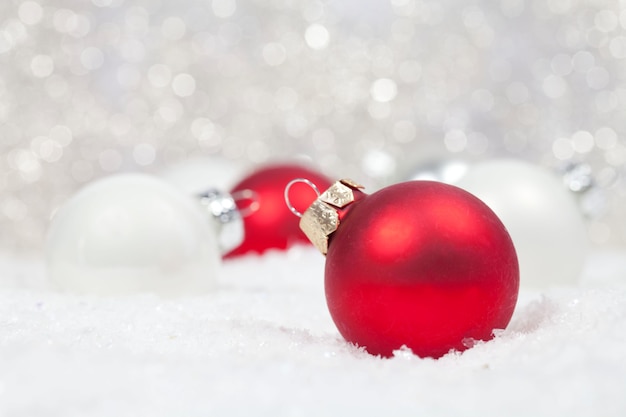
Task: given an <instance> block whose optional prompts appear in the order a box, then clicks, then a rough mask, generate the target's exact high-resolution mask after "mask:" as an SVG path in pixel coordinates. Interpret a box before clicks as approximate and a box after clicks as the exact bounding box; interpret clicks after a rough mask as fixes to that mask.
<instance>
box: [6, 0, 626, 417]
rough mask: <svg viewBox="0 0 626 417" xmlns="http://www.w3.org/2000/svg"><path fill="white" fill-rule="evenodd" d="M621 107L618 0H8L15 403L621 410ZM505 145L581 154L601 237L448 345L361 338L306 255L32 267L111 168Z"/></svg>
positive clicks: (461, 154)
mask: <svg viewBox="0 0 626 417" xmlns="http://www.w3.org/2000/svg"><path fill="white" fill-rule="evenodd" d="M625 115H626V2H624V1H617V0H615V1H600V0H597V1H594V0H588V1H576V0H547V1H546V0H535V1H530V0H528V1H524V0H501V1H488V0H484V1H453V0H443V1H442V0H437V1H434V0H433V1H417V0H390V1H382V0H381V1H374V0H370V1H367V2H366V1H357V0H344V1H338V0H335V1H328V2H320V1H295V0H293V1H289V0H273V1H266V0H256V1H255V0H248V1H242V0H202V1H200V0H183V1H176V2H175V1H164V0H163V1H159V0H92V1H91V2H89V1H87V0H85V1H80V0H55V1H44V0H38V1H32V0H26V1H17V0H9V1H3V2H0V197H1V198H0V248H1V250H0V253H1V255H0V415H3V416H4V415H7V416H26V415H27V416H64V417H65V416H74V415H80V416H85V415H89V416H111V415H120V416H131V415H151V416H161V415H163V416H171V415H186V416H205V415H207V414H210V413H211V412H214V411H218V412H219V414H220V415H226V414H228V415H246V416H248V415H251V414H254V415H272V416H278V415H311V416H313V415H316V416H317V415H322V414H326V415H328V414H329V413H334V414H340V413H341V414H346V415H353V414H355V413H357V412H358V413H359V414H360V415H364V416H366V415H376V416H379V415H381V414H390V413H391V414H393V415H412V416H413V415H418V414H424V415H429V416H438V415H441V416H444V415H445V416H447V415H470V416H471V415H477V416H478V415H480V416H485V415H510V416H515V415H520V416H528V415H533V416H542V415H545V416H555V415H567V416H590V415H603V416H623V415H624V414H626V397H624V395H623V392H624V389H625V388H626V337H625V336H624V335H626V328H625V327H624V326H625V323H626V307H625V306H626V302H625V301H626V287H625V282H626V265H625V264H624V259H626V256H624V251H623V248H622V249H618V250H616V251H609V250H608V249H606V248H608V247H609V246H618V245H624V244H625V242H626V221H625V218H626V215H625V214H624V210H623V207H624V206H625V204H626V185H625V179H624V171H625V169H624V166H625V164H626V139H625V136H624V135H625V133H626V117H624V116H625ZM494 156H514V157H518V158H521V159H524V160H527V161H530V162H533V163H536V164H539V165H543V166H546V167H550V168H557V167H559V166H560V165H561V164H562V163H565V162H584V163H586V164H589V166H590V167H591V169H592V171H593V175H594V177H595V179H596V183H597V187H598V188H599V189H600V190H601V191H602V192H603V193H605V195H606V198H607V202H608V205H607V208H606V209H605V210H600V212H599V213H597V214H598V217H595V218H594V219H591V220H590V228H589V230H590V236H591V238H592V240H593V241H594V242H595V243H596V244H597V245H599V246H603V247H605V249H603V250H601V251H600V250H599V249H597V248H596V250H595V252H594V254H593V256H592V257H591V259H590V262H589V265H588V268H587V270H586V272H585V274H584V277H583V280H582V281H581V283H580V284H578V285H576V286H571V287H560V288H553V289H550V290H546V291H544V292H541V293H540V292H530V291H528V290H525V291H523V292H522V293H521V296H520V302H519V304H518V308H517V310H516V313H515V316H514V318H513V321H512V323H511V325H510V326H509V328H508V329H507V330H505V331H503V332H501V333H499V334H498V336H497V338H496V339H495V340H493V341H491V342H488V343H484V344H479V345H478V346H475V347H474V348H473V349H471V350H469V351H467V352H465V353H463V354H462V355H458V354H450V355H447V356H445V357H444V358H442V359H440V360H438V361H434V360H430V359H419V358H417V357H415V356H412V355H410V354H409V353H408V352H398V355H397V357H395V358H393V359H389V360H383V359H380V358H375V357H372V356H370V355H367V354H365V353H363V352H361V351H359V350H357V349H356V348H354V347H352V346H350V345H348V344H346V343H345V342H344V341H343V340H342V339H341V338H340V336H339V335H338V333H337V331H336V329H335V327H334V326H333V324H332V321H331V320H330V317H329V316H328V313H327V309H326V306H325V302H324V298H323V288H322V287H323V283H322V275H323V272H322V271H323V258H322V257H321V256H320V255H319V254H317V253H315V252H314V251H313V250H312V249H302V248H295V249H294V250H292V251H289V252H287V253H270V254H268V255H267V256H265V257H262V258H255V257H250V258H246V259H240V260H237V261H233V262H229V263H226V264H225V265H224V266H223V268H222V269H221V271H220V286H219V288H218V290H217V291H215V292H213V293H211V294H207V295H195V296H185V297H180V298H176V299H160V298H157V297H154V296H151V295H147V294H145V295H135V296H130V295H129V296H127V297H115V298H99V297H95V296H87V295H85V296H79V295H72V294H62V293H57V292H53V291H51V290H50V289H49V288H48V284H47V280H46V277H45V274H44V273H43V266H42V265H41V261H40V260H39V259H40V258H39V250H40V249H41V247H42V243H43V237H44V235H45V230H46V226H47V223H48V219H49V216H50V214H51V213H52V212H53V210H54V209H55V208H56V207H58V205H60V204H61V203H63V202H64V201H65V200H66V198H67V197H68V196H69V195H71V194H72V193H73V192H74V191H75V190H76V189H78V188H79V187H80V186H81V185H83V184H85V183H87V182H89V181H91V180H94V179H96V178H99V177H102V176H105V175H108V174H111V173H115V172H128V171H141V172H148V173H154V174H159V173H162V172H166V171H167V170H168V169H170V168H171V167H174V166H176V165H177V164H180V163H184V161H187V160H189V159H190V158H193V160H194V161H196V162H197V161H198V158H212V160H214V161H215V164H216V166H221V167H224V163H227V164H231V165H232V166H237V167H252V166H254V165H256V164H260V163H263V162H267V161H271V160H274V159H282V160H284V159H289V158H298V159H300V160H305V161H309V162H311V163H313V164H315V165H317V166H318V167H319V168H320V169H321V170H323V171H324V172H325V173H327V174H328V175H329V176H331V177H352V178H354V179H357V180H359V181H360V182H363V183H365V184H366V185H367V186H368V188H369V189H370V190H371V189H375V188H376V187H379V186H383V185H385V184H387V183H389V182H392V181H396V180H399V179H404V178H406V176H407V175H409V174H410V173H411V172H412V171H413V170H414V169H415V168H416V167H418V166H420V164H422V163H423V162H425V161H426V162H427V161H431V160H433V159H435V160H436V159H441V158H443V159H447V158H451V157H454V158H460V159H463V160H468V161H479V160H483V159H486V158H490V157H494ZM214 182H215V183H216V184H217V183H219V184H223V183H224V178H217V177H216V178H214ZM181 187H182V185H181ZM16 254H19V255H21V256H19V257H15V255H16ZM294 271H298V273H297V274H295V275H296V276H294V273H293V272H294Z"/></svg>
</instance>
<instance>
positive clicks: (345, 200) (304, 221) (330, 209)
mask: <svg viewBox="0 0 626 417" xmlns="http://www.w3.org/2000/svg"><path fill="white" fill-rule="evenodd" d="M361 188H363V186H362V185H360V184H358V183H356V182H354V181H352V180H349V179H342V180H339V181H336V182H335V183H334V184H333V185H331V186H330V188H328V190H326V191H324V192H323V193H322V194H321V195H319V194H318V195H319V197H318V198H317V200H315V201H314V202H313V204H311V206H309V208H308V209H306V211H305V212H304V213H303V214H302V215H301V218H300V229H301V230H302V231H303V232H304V234H305V235H306V237H308V238H309V240H310V241H311V243H313V246H315V247H316V248H317V249H318V250H319V251H320V252H321V253H322V254H323V255H326V253H327V252H328V239H329V237H330V235H331V234H332V233H333V232H335V230H337V229H338V228H339V222H340V219H339V211H338V209H341V208H344V207H346V206H347V205H349V204H352V203H353V202H354V201H355V200H356V197H355V194H354V191H355V190H358V189H361ZM288 204H289V203H288ZM290 208H291V207H290ZM292 211H293V210H292ZM296 214H297V213H296Z"/></svg>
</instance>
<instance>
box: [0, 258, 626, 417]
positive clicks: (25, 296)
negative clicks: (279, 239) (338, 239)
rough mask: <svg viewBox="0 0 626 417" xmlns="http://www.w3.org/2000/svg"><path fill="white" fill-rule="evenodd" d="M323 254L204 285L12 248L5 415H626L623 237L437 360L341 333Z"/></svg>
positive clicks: (258, 261)
mask: <svg viewBox="0 0 626 417" xmlns="http://www.w3.org/2000/svg"><path fill="white" fill-rule="evenodd" d="M323 267H324V257H323V256H322V255H320V254H319V253H317V252H316V251H315V249H313V248H306V250H305V249H303V248H294V249H293V250H291V251H289V252H287V253H268V254H267V255H266V256H264V257H249V258H241V259H237V260H233V261H229V262H225V263H224V265H223V268H222V269H221V272H220V275H219V280H218V287H217V288H216V290H215V291H213V292H210V293H207V294H202V295H185V296H181V297H177V298H166V299H164V298H159V297H156V296H152V295H146V294H136V295H127V296H111V297H97V296H92V295H73V294H63V293H57V292H53V291H51V290H49V289H48V286H47V283H46V280H45V275H44V274H43V266H42V263H41V262H40V261H39V260H28V261H22V260H16V259H7V258H6V257H3V256H2V254H0V415H2V416H9V417H13V416H28V417H44V416H45V417H57V416H58V417H72V416H80V417H92V416H94V417H95V416H97V417H100V416H102V417H104V416H106V417H110V416H150V417H161V416H163V417H171V416H185V417H206V416H245V417H249V416H268V417H282V416H311V417H319V416H346V417H348V416H359V417H369V416H372V417H380V416H393V417H404V416H406V417H416V416H428V417H439V416H441V417H444V416H445V417H448V416H464V417H465V416H469V417H473V416H476V417H492V416H493V417H495V416H507V417H517V416H519V417H528V416H533V417H543V416H545V417H555V416H567V417H590V416H602V417H623V416H624V415H626V395H624V388H625V387H626V337H625V335H626V252H623V251H621V252H615V253H612V252H607V253H598V254H594V256H593V257H592V259H591V262H590V264H589V268H588V269H587V270H586V272H585V273H584V274H583V278H582V280H581V282H580V283H578V284H577V285H563V286H559V287H555V288H552V289H550V290H546V291H538V290H527V289H524V290H522V292H521V294H520V300H519V303H518V306H517V309H516V312H515V315H514V317H513V320H512V322H511V324H510V326H509V328H508V329H506V330H504V331H502V332H499V333H498V336H497V337H496V338H495V339H494V340H492V341H490V342H487V343H480V344H478V345H476V346H475V347H474V348H472V349H470V350H468V351H466V352H464V353H463V354H460V355H459V354H455V353H452V354H448V355H446V356H444V357H443V358H441V359H440V360H437V361H435V360H431V359H420V358H418V357H415V356H413V355H411V354H410V353H409V352H406V351H400V352H398V354H397V356H396V357H395V358H392V359H380V358H377V357H373V356H370V355H368V354H367V353H364V352H362V351H360V350H358V349H356V348H354V347H353V346H351V345H348V344H347V343H346V342H345V341H343V340H342V339H341V337H340V336H339V334H338V332H337V330H336V329H335V326H334V325H333V323H332V321H331V319H330V317H329V315H328V312H327V309H326V304H325V300H324V290H323Z"/></svg>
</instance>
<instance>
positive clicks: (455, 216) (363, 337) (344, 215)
mask: <svg viewBox="0 0 626 417" xmlns="http://www.w3.org/2000/svg"><path fill="white" fill-rule="evenodd" d="M344 185H345V184H344ZM350 188H351V190H352V192H353V194H354V200H355V201H353V202H351V203H349V204H347V205H344V206H343V207H338V206H333V204H329V205H328V207H331V208H332V209H333V210H336V211H337V213H338V219H339V224H338V226H337V228H336V230H335V231H334V232H332V233H330V234H329V236H328V240H327V245H328V246H327V260H326V269H325V290H326V300H327V303H328V308H329V310H330V314H331V316H332V318H333V320H334V322H335V324H336V326H337V328H338V329H339V332H340V333H341V334H342V335H343V337H344V338H345V339H346V340H348V341H350V342H353V343H354V344H356V345H358V346H362V347H364V348H365V349H366V350H367V351H368V352H370V353H372V354H375V355H382V356H391V355H392V354H393V351H394V350H396V349H398V348H400V347H402V346H407V347H409V348H410V349H411V350H412V351H413V352H414V353H415V354H417V355H419V356H421V357H434V358H438V357H441V356H442V355H444V354H446V353H448V352H449V351H450V350H458V351H462V350H465V349H466V348H468V347H469V346H471V344H472V343H473V342H474V341H478V340H489V339H491V338H492V337H493V331H494V330H495V329H504V328H505V327H506V326H507V324H508V323H509V321H510V319H511V316H512V314H513V310H514V309H515V304H516V302H517V295H518V288H519V267H518V262H517V256H516V253H515V249H514V247H513V243H512V241H511V238H510V236H509V234H508V233H507V231H506V229H505V228H504V226H503V224H502V222H501V221H500V220H499V219H498V217H496V215H495V214H494V213H493V212H492V211H491V209H489V207H487V206H486V205H485V204H484V203H483V202H482V201H480V200H479V199H478V198H476V197H474V196H473V195H471V194H469V193H468V192H466V191H464V190H461V189H460V188H457V187H454V186H450V185H446V184H442V183H437V182H430V181H411V182H406V183H401V184H396V185H392V186H390V187H387V188H384V189H382V190H380V191H378V192H375V193H373V194H371V195H367V194H364V193H363V192H361V191H360V190H359V189H358V187H353V186H351V187H350ZM327 193H328V191H327V192H326V193H325V194H327ZM320 198H321V199H324V194H322V197H320ZM330 200H332V198H331V199H330ZM330 200H329V199H328V198H326V201H327V202H328V201H330ZM317 203H319V199H318V201H316V204H317ZM340 206H341V204H340ZM309 210H311V208H310V209H309ZM309 210H307V211H309ZM324 210H325V209H324ZM306 216H307V213H305V216H304V217H303V220H304V219H305V217H306ZM326 217H328V216H326ZM318 218H321V217H319V216H318Z"/></svg>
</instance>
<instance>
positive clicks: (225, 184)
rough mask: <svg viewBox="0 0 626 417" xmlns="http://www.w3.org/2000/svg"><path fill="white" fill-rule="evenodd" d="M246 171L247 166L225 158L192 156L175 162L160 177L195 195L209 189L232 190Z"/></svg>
mask: <svg viewBox="0 0 626 417" xmlns="http://www.w3.org/2000/svg"><path fill="white" fill-rule="evenodd" d="M245 173H246V167H245V166H244V165H243V164H241V163H239V162H234V161H230V160H227V159H224V158H217V157H214V158H208V157H203V158H191V159H188V160H185V161H182V162H179V163H177V164H174V165H172V166H170V167H168V168H166V169H164V170H163V171H162V172H160V173H158V174H157V175H158V177H159V178H161V179H163V180H165V181H167V182H168V183H170V184H172V185H173V186H174V187H176V188H177V189H179V190H181V191H182V192H184V193H186V194H189V195H195V194H200V193H202V192H204V191H206V190H208V189H217V190H230V189H231V187H232V186H233V185H235V184H236V183H237V182H238V181H239V180H240V179H241V177H242V176H243V175H244V174H245Z"/></svg>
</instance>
